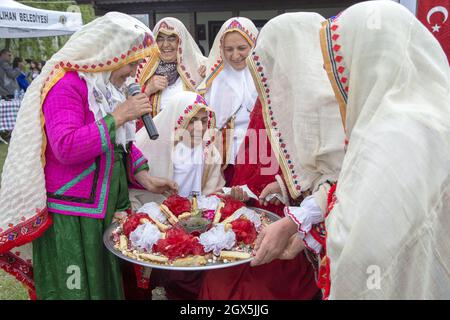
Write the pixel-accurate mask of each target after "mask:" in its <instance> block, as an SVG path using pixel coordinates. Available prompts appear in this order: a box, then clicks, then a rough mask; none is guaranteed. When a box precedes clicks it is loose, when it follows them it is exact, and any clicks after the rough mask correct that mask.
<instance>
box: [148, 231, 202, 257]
mask: <svg viewBox="0 0 450 320" xmlns="http://www.w3.org/2000/svg"><path fill="white" fill-rule="evenodd" d="M153 251H155V252H159V253H162V254H164V255H165V256H166V257H168V258H169V259H170V260H173V259H175V258H178V257H183V256H184V257H186V256H189V255H204V254H205V251H204V250H203V246H202V245H201V244H200V243H199V242H198V238H196V237H194V236H192V235H190V234H188V233H186V232H185V231H184V230H183V229H181V228H178V227H175V228H172V229H170V230H169V231H167V234H166V238H165V239H160V240H158V242H157V243H156V244H155V245H154V246H153Z"/></svg>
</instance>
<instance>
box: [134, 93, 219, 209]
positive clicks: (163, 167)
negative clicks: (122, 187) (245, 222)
mask: <svg viewBox="0 0 450 320" xmlns="http://www.w3.org/2000/svg"><path fill="white" fill-rule="evenodd" d="M168 106H169V108H170V109H167V110H163V111H161V113H159V114H158V116H156V117H155V119H154V123H155V126H156V128H157V130H158V133H159V137H158V139H157V140H154V141H152V140H150V139H149V138H148V134H147V131H146V130H145V128H142V129H140V130H139V131H138V132H137V133H136V146H137V147H138V148H139V150H141V151H142V153H143V154H144V156H145V157H146V158H147V159H148V161H149V163H151V164H152V165H151V167H150V170H149V172H148V174H149V175H150V176H158V177H164V178H168V179H172V180H174V181H176V182H177V183H178V185H179V194H180V195H181V196H183V197H189V196H190V195H192V193H193V192H194V193H196V194H198V195H209V194H212V193H214V192H217V191H219V190H220V189H221V188H222V187H223V186H224V184H225V182H224V180H223V178H222V173H221V171H220V162H221V158H220V154H219V152H218V150H217V149H216V147H215V146H214V144H213V141H214V138H215V137H214V128H215V117H214V112H213V111H212V109H210V108H209V107H208V105H207V104H206V102H205V100H204V99H203V97H202V96H200V95H198V94H196V93H194V92H187V91H186V92H180V93H177V94H175V95H174V96H173V97H172V98H171V99H170V100H169V104H168ZM200 124H201V126H199V125H200ZM194 126H196V127H195V128H194ZM202 130H203V131H202ZM130 198H131V202H132V205H133V208H134V209H136V210H137V209H139V208H140V207H141V206H142V205H143V204H145V203H147V202H151V201H156V202H162V201H163V200H164V197H163V196H162V195H156V194H152V193H150V192H148V191H146V190H142V189H140V190H137V189H132V190H130Z"/></svg>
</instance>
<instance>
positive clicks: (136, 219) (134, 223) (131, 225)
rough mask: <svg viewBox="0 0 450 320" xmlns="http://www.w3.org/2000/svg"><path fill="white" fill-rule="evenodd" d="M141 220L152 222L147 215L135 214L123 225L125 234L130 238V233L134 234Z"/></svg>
mask: <svg viewBox="0 0 450 320" xmlns="http://www.w3.org/2000/svg"><path fill="white" fill-rule="evenodd" d="M141 219H148V220H150V221H151V218H150V217H149V216H148V214H146V213H133V214H131V215H129V216H128V217H127V221H125V223H124V224H123V226H122V228H123V233H124V234H125V235H126V236H127V238H129V237H130V233H132V232H133V231H134V230H135V229H136V228H137V227H138V226H139V225H140V221H141Z"/></svg>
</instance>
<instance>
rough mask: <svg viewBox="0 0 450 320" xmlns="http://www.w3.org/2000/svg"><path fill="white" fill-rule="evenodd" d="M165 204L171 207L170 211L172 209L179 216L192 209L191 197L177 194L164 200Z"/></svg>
mask: <svg viewBox="0 0 450 320" xmlns="http://www.w3.org/2000/svg"><path fill="white" fill-rule="evenodd" d="M163 204H164V205H166V206H167V208H169V209H170V211H172V213H173V214H174V215H175V216H177V217H178V216H179V215H180V214H182V213H184V212H190V211H191V202H190V201H189V199H186V198H183V197H180V196H179V195H177V194H174V195H171V196H170V197H168V198H167V199H166V200H164V202H163Z"/></svg>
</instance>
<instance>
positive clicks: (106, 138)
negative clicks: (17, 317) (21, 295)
mask: <svg viewBox="0 0 450 320" xmlns="http://www.w3.org/2000/svg"><path fill="white" fill-rule="evenodd" d="M156 55H157V47H156V43H155V41H154V39H153V36H152V34H151V31H150V30H149V29H148V28H147V27H146V26H145V25H144V24H142V23H141V22H139V21H138V20H136V19H134V18H132V17H130V16H128V15H125V14H121V13H116V12H112V13H108V14H106V15H105V16H103V17H101V18H98V19H96V20H94V21H92V22H91V23H89V24H87V25H85V26H83V28H82V29H81V30H79V31H78V32H76V33H75V34H74V35H73V36H72V37H71V38H70V39H69V41H68V42H67V43H66V44H65V45H64V47H63V48H62V49H61V50H59V51H58V52H57V53H56V54H54V55H53V57H52V58H51V59H50V61H48V62H47V63H46V65H45V67H44V69H43V71H42V73H41V74H40V76H39V77H38V78H36V79H35V81H33V83H32V84H31V86H30V87H29V89H28V90H27V93H26V95H25V97H24V100H23V102H22V106H21V108H20V112H19V114H18V118H17V123H16V127H15V129H14V131H13V134H12V139H11V144H10V146H9V150H8V156H7V158H6V162H5V165H4V167H3V174H2V183H1V186H2V189H1V191H0V253H1V254H0V266H1V267H2V268H4V269H6V270H7V271H9V272H11V273H13V274H14V275H15V276H16V277H17V278H18V279H19V280H21V281H22V282H24V283H25V284H26V285H27V286H28V287H29V289H30V290H31V291H32V292H33V293H34V283H33V278H32V277H31V263H32V266H33V271H32V273H33V275H34V282H35V287H36V294H37V297H38V298H39V299H121V298H123V288H122V278H121V270H120V265H119V261H118V259H117V258H116V257H115V256H113V255H112V254H111V253H110V252H108V251H107V250H106V249H105V247H104V245H103V241H102V239H103V233H104V230H105V228H106V227H108V226H109V225H110V223H111V221H112V219H113V215H114V213H115V212H118V211H124V210H126V209H128V208H129V207H130V202H129V200H128V183H131V184H133V185H135V187H138V188H146V189H148V190H149V191H152V192H157V193H158V192H164V191H169V190H172V191H176V184H175V183H172V182H170V181H169V180H166V179H160V178H153V177H149V175H148V174H147V173H146V171H148V165H147V161H146V159H145V158H144V157H143V156H142V154H141V152H140V151H139V150H138V149H137V148H136V147H135V146H134V144H133V141H134V135H135V126H134V120H135V119H137V118H138V117H140V116H141V115H143V114H145V113H148V112H149V111H150V105H149V103H148V100H147V98H146V96H145V95H144V94H140V95H136V96H134V97H130V98H128V99H126V96H125V94H124V87H123V86H124V83H125V80H126V79H127V78H128V77H134V76H135V72H136V68H137V64H138V63H139V61H141V60H142V59H143V58H145V57H150V59H151V58H152V57H155V56H156ZM125 166H126V167H125ZM30 241H33V247H32V249H33V250H32V253H31V246H30V244H29V242H30ZM25 244H28V245H26V246H22V245H25ZM18 246H22V247H20V248H16V249H14V253H12V252H9V250H11V249H12V248H15V247H18ZM31 258H32V259H33V261H32V262H31ZM70 275H73V277H74V278H73V281H72V282H71V281H70Z"/></svg>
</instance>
